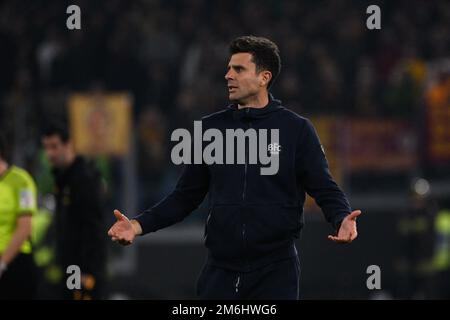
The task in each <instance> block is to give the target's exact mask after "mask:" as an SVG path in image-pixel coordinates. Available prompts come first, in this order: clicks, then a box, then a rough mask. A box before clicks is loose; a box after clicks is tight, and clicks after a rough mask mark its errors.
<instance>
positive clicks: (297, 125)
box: [135, 95, 351, 272]
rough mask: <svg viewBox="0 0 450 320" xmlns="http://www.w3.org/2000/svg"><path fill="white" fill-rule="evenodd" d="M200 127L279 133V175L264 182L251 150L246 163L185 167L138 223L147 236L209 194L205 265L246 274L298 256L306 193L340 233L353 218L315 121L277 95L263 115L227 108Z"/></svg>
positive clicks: (257, 111) (262, 110)
mask: <svg viewBox="0 0 450 320" xmlns="http://www.w3.org/2000/svg"><path fill="white" fill-rule="evenodd" d="M202 128H203V130H207V129H209V128H216V129H219V130H220V131H221V132H222V133H223V135H224V137H225V130H226V129H238V128H241V129H243V130H247V129H249V128H254V129H255V130H257V131H258V129H269V130H268V131H270V129H279V145H280V146H281V150H280V152H279V170H278V172H277V173H276V174H274V175H261V174H260V168H261V164H260V163H259V161H258V164H248V161H247V159H249V157H248V150H246V153H247V154H246V161H245V164H211V165H207V164H204V163H203V164H189V165H184V168H183V171H182V173H181V176H180V178H179V180H178V183H177V185H176V187H175V190H174V191H173V192H172V193H171V194H170V195H168V196H167V197H166V198H164V199H163V200H162V201H160V202H159V203H157V204H156V205H155V206H153V207H152V208H150V209H148V210H146V211H145V212H144V213H142V214H141V215H139V216H137V217H136V218H135V219H136V220H137V221H138V222H139V223H140V225H141V227H142V230H143V233H144V234H145V233H149V232H154V231H156V230H159V229H161V228H164V227H167V226H170V225H172V224H174V223H176V222H179V221H181V220H183V219H184V218H185V217H186V216H187V215H188V214H190V213H191V212H192V211H193V210H195V209H196V208H197V207H198V206H199V205H200V203H201V202H202V201H203V199H204V197H205V196H206V194H208V193H209V208H210V209H209V215H208V218H207V221H206V226H205V245H206V247H207V248H208V251H209V254H208V263H210V264H213V265H216V266H220V267H223V268H228V269H231V270H237V271H243V272H245V271H251V270H254V269H256V268H259V267H262V266H264V265H267V264H269V263H272V262H275V261H278V260H281V259H285V258H289V257H293V256H295V255H297V250H296V248H295V244H294V240H295V238H298V237H299V234H300V231H301V229H302V227H303V223H304V218H303V205H304V202H305V191H306V192H307V193H308V194H309V195H311V196H312V197H313V198H314V199H315V201H316V202H317V204H318V205H319V206H320V207H321V209H322V211H323V213H324V215H325V218H326V220H327V221H328V222H329V223H331V225H332V226H333V227H334V229H335V230H337V229H338V228H339V226H340V223H341V221H342V220H343V219H344V217H345V216H346V215H347V214H349V213H350V212H351V209H350V205H349V203H348V201H347V198H346V196H345V195H344V193H343V192H342V191H341V189H340V188H339V187H338V185H337V184H336V183H335V182H334V180H333V178H332V177H331V175H330V172H329V169H328V164H327V160H326V158H325V154H324V152H323V150H322V146H321V144H320V140H319V138H318V136H317V133H316V131H315V129H314V127H313V125H312V124H311V122H310V121H309V120H308V119H306V118H303V117H301V116H299V115H297V114H296V113H294V112H292V111H290V110H288V109H286V108H284V107H282V106H281V101H279V100H276V99H274V98H273V97H272V95H269V104H268V105H267V106H266V107H264V108H260V109H257V108H243V109H238V108H237V105H230V106H229V107H228V108H227V109H225V110H223V111H219V112H216V113H214V114H211V115H209V116H206V117H204V118H202ZM269 136H270V135H269ZM235 163H236V162H235ZM265 167H267V165H266V166H265Z"/></svg>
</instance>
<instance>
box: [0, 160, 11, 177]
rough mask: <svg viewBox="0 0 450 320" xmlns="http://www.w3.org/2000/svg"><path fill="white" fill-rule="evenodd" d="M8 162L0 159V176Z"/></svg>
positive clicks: (6, 167)
mask: <svg viewBox="0 0 450 320" xmlns="http://www.w3.org/2000/svg"><path fill="white" fill-rule="evenodd" d="M8 167H9V165H8V163H6V161H3V160H0V176H2V175H3V174H4V173H5V172H6V170H8Z"/></svg>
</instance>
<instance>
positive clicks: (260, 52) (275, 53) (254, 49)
mask: <svg viewBox="0 0 450 320" xmlns="http://www.w3.org/2000/svg"><path fill="white" fill-rule="evenodd" d="M242 52H245V53H251V55H252V56H253V59H252V61H253V62H254V63H255V65H256V71H257V72H261V71H263V70H268V71H270V72H271V73H272V79H270V81H269V84H268V86H267V87H268V88H270V86H271V85H272V83H273V82H274V81H275V79H276V77H277V76H278V75H279V74H280V70H281V58H280V50H279V49H278V46H277V45H276V44H275V43H274V42H272V41H271V40H269V39H267V38H264V37H255V36H242V37H238V38H236V39H234V40H233V41H231V43H230V54H231V55H233V54H236V53H242Z"/></svg>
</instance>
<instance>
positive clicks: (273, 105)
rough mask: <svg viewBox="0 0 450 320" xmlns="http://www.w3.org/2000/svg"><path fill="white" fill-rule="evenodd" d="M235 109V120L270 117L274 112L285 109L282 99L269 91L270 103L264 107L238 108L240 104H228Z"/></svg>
mask: <svg viewBox="0 0 450 320" xmlns="http://www.w3.org/2000/svg"><path fill="white" fill-rule="evenodd" d="M228 108H230V109H231V110H232V111H233V118H234V119H235V120H241V121H244V122H248V121H252V120H257V119H263V118H267V117H269V116H270V115H271V114H272V113H273V112H276V111H280V110H282V109H284V107H282V106H281V101H280V100H278V99H275V98H274V97H273V95H272V94H271V93H269V103H268V104H267V105H266V106H265V107H263V108H252V107H248V108H242V109H239V108H238V104H237V103H234V104H231V105H229V106H228Z"/></svg>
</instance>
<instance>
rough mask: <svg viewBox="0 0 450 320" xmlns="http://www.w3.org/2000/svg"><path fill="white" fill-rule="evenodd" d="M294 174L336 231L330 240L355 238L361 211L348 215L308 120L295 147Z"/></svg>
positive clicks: (340, 191)
mask: <svg viewBox="0 0 450 320" xmlns="http://www.w3.org/2000/svg"><path fill="white" fill-rule="evenodd" d="M296 162H297V175H298V179H299V184H300V185H302V186H303V187H304V188H305V190H306V192H307V193H308V194H309V195H311V196H312V197H313V198H314V200H315V201H316V203H317V204H318V205H319V206H320V208H321V209H322V212H323V213H324V215H325V218H326V220H327V221H328V222H329V223H330V224H331V225H332V226H333V228H334V229H335V230H336V234H337V235H336V236H330V237H329V239H330V240H333V241H336V242H340V243H345V242H351V241H352V240H354V239H355V238H356V236H357V232H356V217H357V216H358V215H360V214H361V211H359V210H356V211H353V212H351V211H352V210H351V208H350V204H349V202H348V200H347V197H346V196H345V194H344V192H343V191H342V190H341V189H340V188H339V186H338V185H337V184H336V182H335V181H334V179H333V177H332V176H331V173H330V171H329V168H328V162H327V159H326V157H325V153H324V150H323V148H322V146H321V143H320V140H319V137H318V135H317V133H316V131H315V129H314V127H313V125H312V123H311V122H310V121H307V122H306V124H305V127H304V128H303V132H302V133H301V135H300V137H299V140H298V144H297V154H296Z"/></svg>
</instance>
